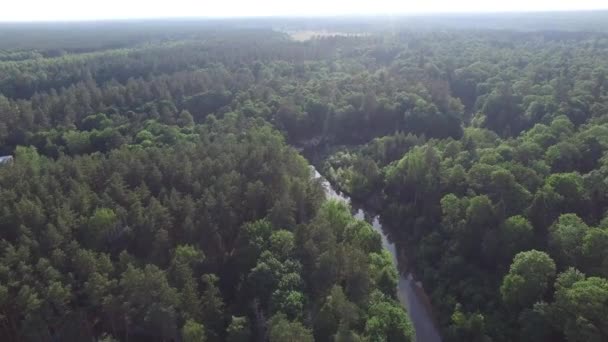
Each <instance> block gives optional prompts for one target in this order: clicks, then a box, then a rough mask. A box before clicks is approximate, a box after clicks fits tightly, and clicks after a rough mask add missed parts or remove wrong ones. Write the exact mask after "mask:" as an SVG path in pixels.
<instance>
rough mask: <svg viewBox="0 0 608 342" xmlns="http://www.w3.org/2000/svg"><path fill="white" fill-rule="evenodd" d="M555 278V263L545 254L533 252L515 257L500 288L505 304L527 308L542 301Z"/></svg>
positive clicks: (522, 253)
mask: <svg viewBox="0 0 608 342" xmlns="http://www.w3.org/2000/svg"><path fill="white" fill-rule="evenodd" d="M553 277H555V262H554V261H553V260H552V259H551V258H550V257H549V255H547V254H546V253H544V252H539V251H536V250H531V251H528V252H521V253H518V254H517V255H515V258H513V263H512V264H511V268H510V269H509V273H508V274H507V275H506V276H505V278H504V279H503V281H502V285H501V287H500V293H501V295H502V299H503V301H504V302H505V303H507V304H508V305H512V306H519V307H527V306H530V305H532V304H534V303H535V302H536V301H538V300H540V299H542V297H543V295H544V294H545V292H546V291H547V288H548V287H549V284H550V282H551V281H552V279H553Z"/></svg>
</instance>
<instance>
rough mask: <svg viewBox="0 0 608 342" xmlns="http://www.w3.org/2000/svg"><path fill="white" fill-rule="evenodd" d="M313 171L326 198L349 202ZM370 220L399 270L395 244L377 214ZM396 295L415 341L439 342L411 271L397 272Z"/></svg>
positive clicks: (361, 213)
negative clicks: (406, 314)
mask: <svg viewBox="0 0 608 342" xmlns="http://www.w3.org/2000/svg"><path fill="white" fill-rule="evenodd" d="M313 171H314V174H315V178H320V179H321V180H322V184H323V188H324V189H325V195H326V196H327V198H330V199H335V200H339V201H344V202H346V203H348V204H350V199H349V198H348V197H346V196H345V195H343V194H341V193H338V192H337V191H336V190H334V188H333V187H332V186H331V184H330V183H329V182H328V181H327V180H326V179H325V178H323V176H321V174H320V173H319V172H318V171H317V170H316V169H314V168H313ZM354 217H355V218H357V219H359V220H365V219H366V215H365V212H364V211H363V210H362V209H359V210H358V211H357V213H356V214H355V215H354ZM371 221H372V222H371V224H372V227H373V228H374V230H375V231H377V232H378V233H380V236H382V246H383V247H384V248H386V249H387V250H388V251H389V252H390V253H391V256H392V257H393V262H394V263H395V265H397V269H398V270H400V269H401V268H400V267H399V260H398V258H397V251H396V249H395V244H394V243H392V242H391V241H389V240H388V237H387V235H386V234H385V233H384V231H383V230H382V225H381V224H380V220H379V218H378V216H375V217H374V218H373V219H372V220H371ZM397 296H398V297H399V301H400V302H401V304H402V305H404V306H405V307H406V308H407V311H408V313H409V316H410V319H411V321H412V324H413V325H414V329H415V331H416V341H417V342H440V341H441V337H440V336H439V331H438V330H437V328H436V325H435V323H434V320H433V317H432V314H431V310H430V304H429V301H428V299H427V296H426V294H425V293H424V289H423V288H422V287H421V286H420V285H419V284H417V283H416V281H415V280H414V277H413V276H412V274H411V273H406V274H402V272H399V282H398V284H397Z"/></svg>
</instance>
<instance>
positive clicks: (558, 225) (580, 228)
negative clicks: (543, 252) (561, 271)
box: [549, 214, 589, 265]
mask: <svg viewBox="0 0 608 342" xmlns="http://www.w3.org/2000/svg"><path fill="white" fill-rule="evenodd" d="M588 230H589V227H588V226H587V225H586V224H585V222H583V220H582V219H581V218H580V217H578V216H577V215H575V214H564V215H561V216H560V217H559V219H558V220H557V221H556V222H555V223H554V224H553V225H552V226H551V227H550V228H549V246H550V248H551V249H552V251H554V253H555V255H557V256H558V260H559V261H560V262H561V263H563V264H565V265H577V263H578V262H580V261H581V257H582V247H583V239H584V237H585V234H586V233H587V231H588Z"/></svg>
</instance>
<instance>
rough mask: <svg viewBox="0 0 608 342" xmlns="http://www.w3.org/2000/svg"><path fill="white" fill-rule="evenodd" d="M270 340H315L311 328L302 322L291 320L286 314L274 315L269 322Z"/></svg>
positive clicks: (277, 341) (281, 341)
mask: <svg viewBox="0 0 608 342" xmlns="http://www.w3.org/2000/svg"><path fill="white" fill-rule="evenodd" d="M268 326H269V332H268V340H269V341H270V342H284V341H289V342H313V341H314V339H313V336H312V333H311V332H310V330H309V329H307V328H306V327H304V325H302V323H300V322H297V321H296V322H290V321H289V320H287V318H286V317H285V316H284V315H281V314H279V315H275V316H273V317H272V318H271V319H270V321H269V323H268Z"/></svg>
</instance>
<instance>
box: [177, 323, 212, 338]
mask: <svg viewBox="0 0 608 342" xmlns="http://www.w3.org/2000/svg"><path fill="white" fill-rule="evenodd" d="M182 339H183V341H184V342H205V341H206V340H207V339H206V338H205V327H203V325H202V324H200V323H198V322H196V321H192V320H187V321H186V323H185V324H184V326H183V327H182Z"/></svg>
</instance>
